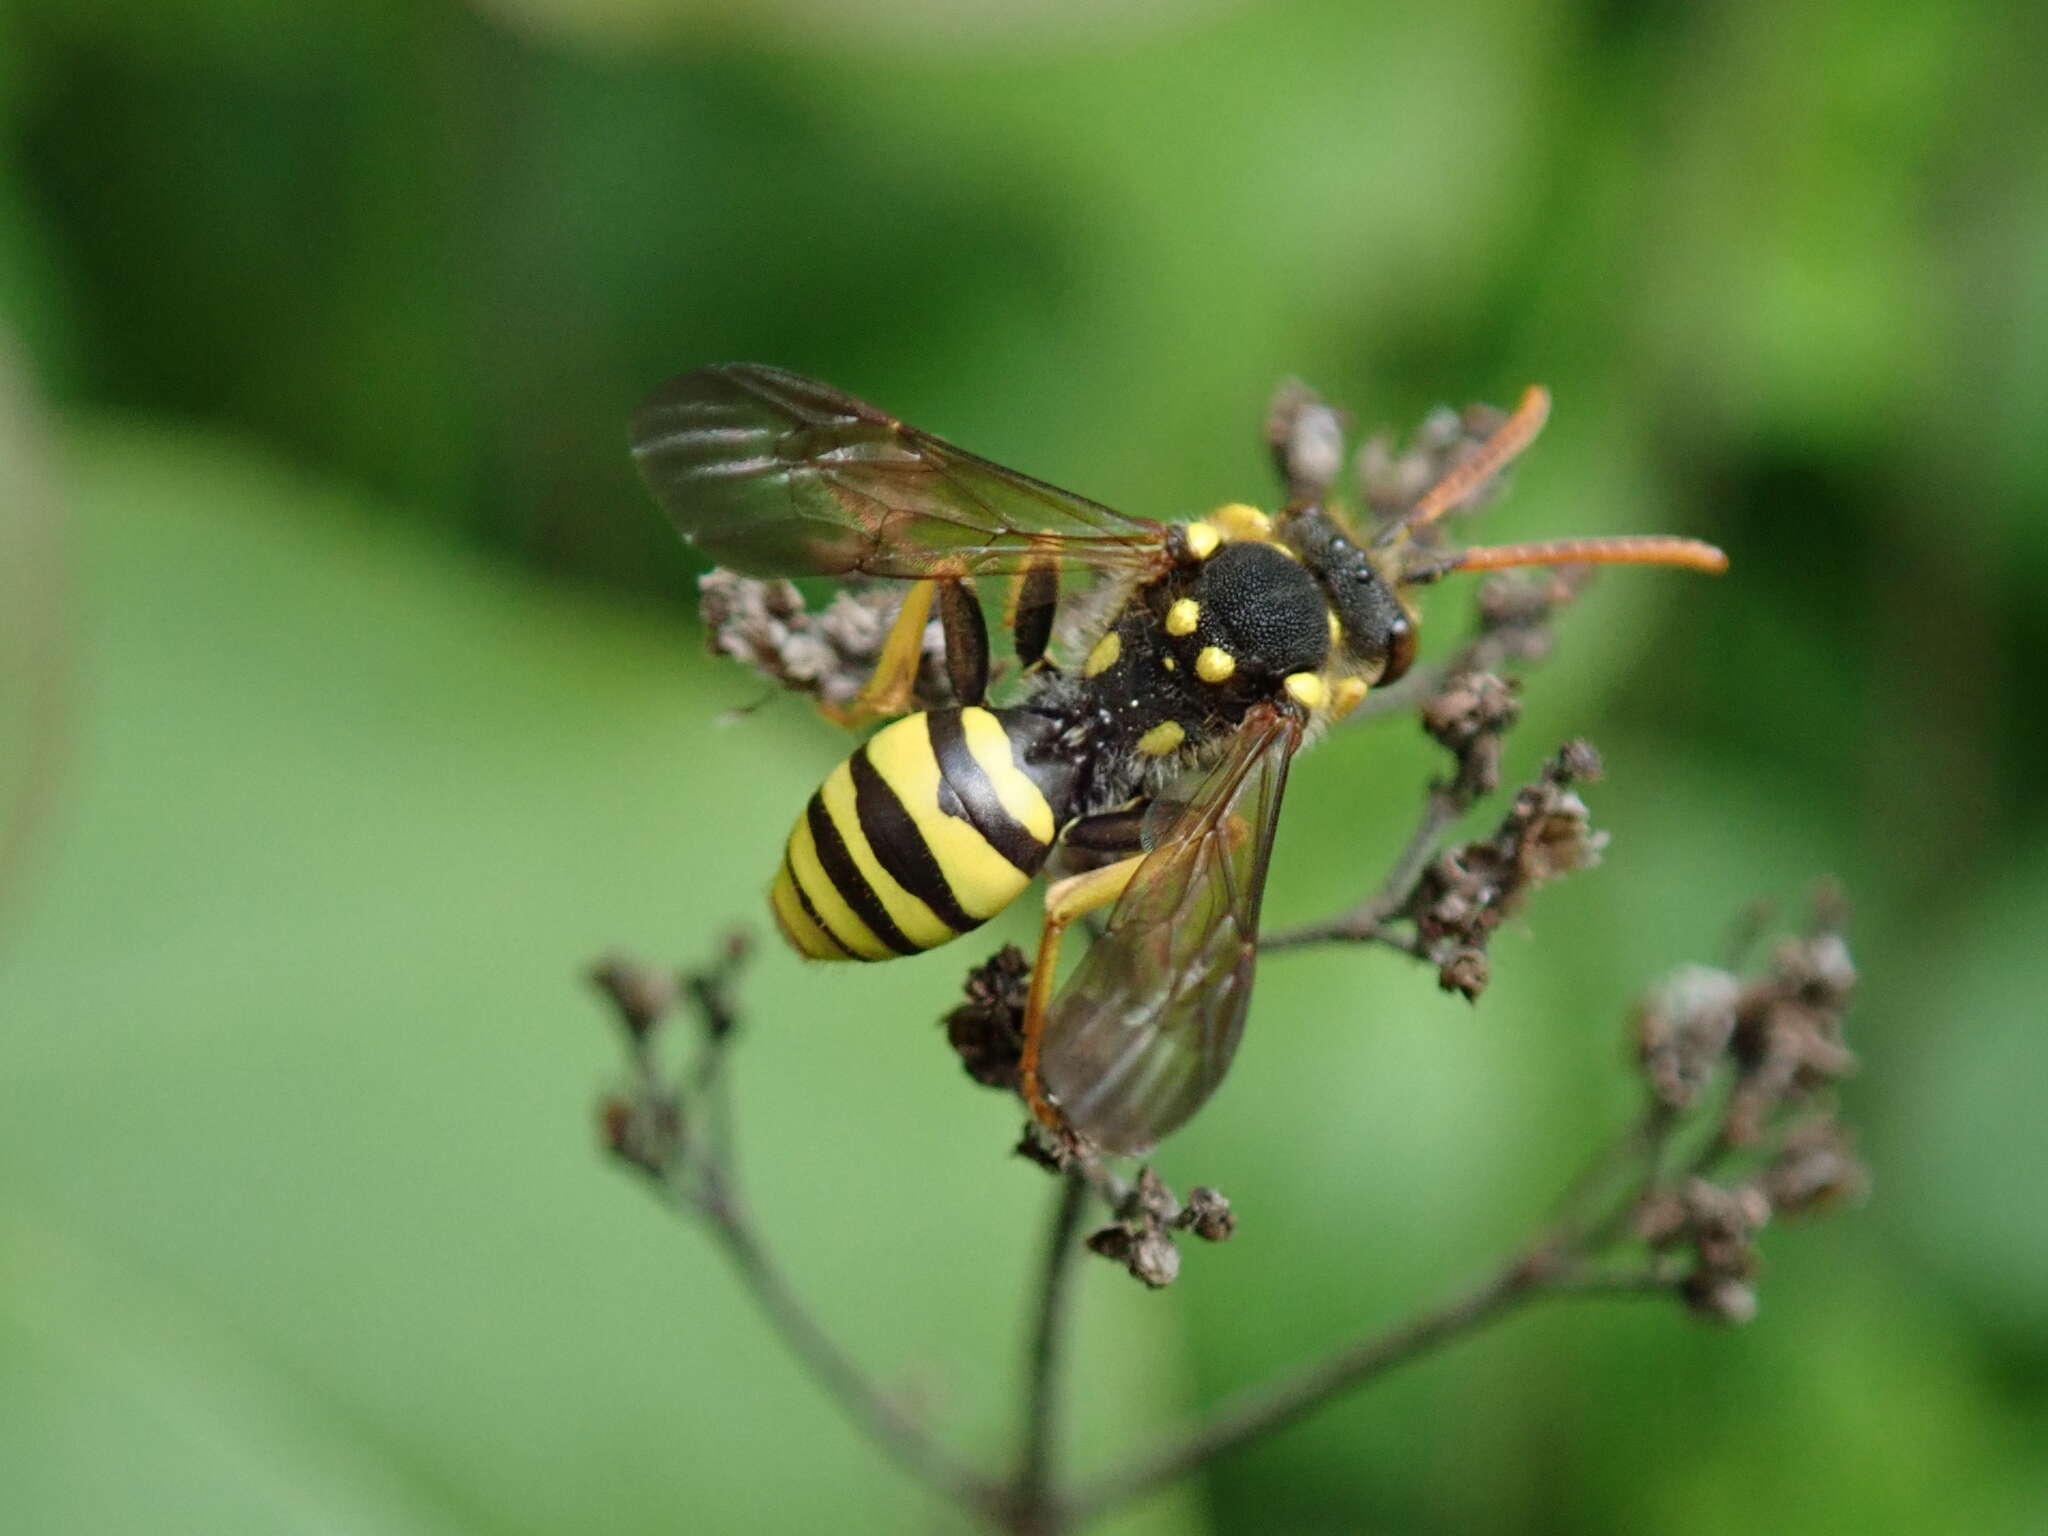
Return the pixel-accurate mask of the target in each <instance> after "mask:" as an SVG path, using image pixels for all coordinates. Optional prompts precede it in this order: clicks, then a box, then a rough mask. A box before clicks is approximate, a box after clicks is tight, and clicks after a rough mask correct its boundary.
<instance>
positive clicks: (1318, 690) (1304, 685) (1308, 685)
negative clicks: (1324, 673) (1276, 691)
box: [1280, 672, 1328, 709]
mask: <svg viewBox="0 0 2048 1536" xmlns="http://www.w3.org/2000/svg"><path fill="white" fill-rule="evenodd" d="M1280 686H1281V687H1283V688H1285V689H1286V690H1287V692H1288V693H1289V695H1291V696H1292V697H1293V699H1294V702H1295V703H1297V704H1299V705H1300V706H1301V707H1302V708H1303V709H1320V708H1322V704H1323V700H1324V699H1325V698H1326V697H1328V690H1327V689H1325V688H1324V687H1323V680H1322V679H1321V678H1320V677H1318V676H1316V674H1315V673H1313V672H1290V673H1288V674H1287V680H1286V681H1285V682H1283V683H1282V684H1281V685H1280Z"/></svg>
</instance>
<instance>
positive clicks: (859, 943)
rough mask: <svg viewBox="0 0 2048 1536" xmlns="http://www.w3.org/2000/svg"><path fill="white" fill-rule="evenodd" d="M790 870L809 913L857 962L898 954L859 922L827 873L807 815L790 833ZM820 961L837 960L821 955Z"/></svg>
mask: <svg viewBox="0 0 2048 1536" xmlns="http://www.w3.org/2000/svg"><path fill="white" fill-rule="evenodd" d="M788 869H789V872H790V874H792V875H793V876H794V877H795V883H796V890H797V891H798V892H799V893H800V894H801V896H802V897H803V899H804V900H805V901H808V902H809V903H810V907H809V910H810V911H811V912H815V913H816V914H817V925H818V926H819V927H820V928H822V929H824V931H825V932H826V933H827V934H829V935H830V936H831V937H832V939H833V941H834V942H836V943H837V944H838V945H839V946H840V947H841V948H842V949H844V950H845V951H846V952H847V953H848V954H850V955H851V956H852V957H853V958H854V959H856V960H888V959H892V958H894V956H895V953H896V952H895V951H894V950H892V949H891V948H889V946H888V945H886V944H884V943H883V942H882V941H881V940H880V939H878V938H876V937H875V935H874V932H873V930H872V929H870V928H869V927H868V925H867V924H866V923H864V922H862V921H861V920H860V917H859V915H858V914H856V913H855V912H854V910H853V908H852V906H851V905H849V904H848V902H847V900H846V898H845V897H844V896H842V895H840V894H839V888H838V887H837V886H835V885H834V884H833V883H832V880H831V877H830V876H828V875H827V874H826V873H825V866H824V864H823V863H822V862H820V860H819V858H818V845H817V842H816V840H815V839H814V838H813V837H812V835H811V823H810V818H809V816H808V815H804V816H799V817H797V819H796V826H795V828H794V829H792V830H791V832H790V834H789V861H788ZM797 947H798V948H799V949H803V950H804V953H805V954H813V953H814V951H812V950H810V949H805V948H804V946H803V945H801V944H799V945H798V946H797ZM817 958H819V959H833V958H837V957H835V956H829V955H819V956H817Z"/></svg>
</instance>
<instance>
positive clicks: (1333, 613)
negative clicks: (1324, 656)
mask: <svg viewBox="0 0 2048 1536" xmlns="http://www.w3.org/2000/svg"><path fill="white" fill-rule="evenodd" d="M1328 611H1329V615H1330V649H1331V650H1335V649H1336V648H1337V647H1338V646H1340V645H1342V644H1343V643H1344V621H1343V620H1342V619H1340V618H1338V617H1337V610H1336V609H1334V608H1332V609H1330V610H1328Z"/></svg>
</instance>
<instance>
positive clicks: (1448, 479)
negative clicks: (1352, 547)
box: [1374, 384, 1550, 544]
mask: <svg viewBox="0 0 2048 1536" xmlns="http://www.w3.org/2000/svg"><path fill="white" fill-rule="evenodd" d="M1549 419H1550V391H1549V390H1547V389H1545V388H1544V387H1543V386H1542V385H1541V384H1531V385H1530V386H1529V387H1528V388H1527V389H1525V390H1523V391H1522V398H1521V399H1520V400H1518V401H1517V402H1516V403H1515V409H1514V412H1513V414H1512V415H1510V416H1509V417H1508V419H1507V420H1506V421H1504V422H1502V423H1501V424H1500V426H1499V427H1498V428H1497V429H1496V430H1495V431H1494V433H1493V435H1492V436H1491V437H1489V438H1487V439H1486V441H1485V442H1483V443H1481V444H1480V445H1479V447H1478V448H1477V449H1476V450H1475V451H1474V452H1473V453H1472V455H1471V457H1469V458H1467V459H1466V460H1465V461H1464V462H1463V463H1461V464H1457V465H1454V466H1452V468H1451V469H1450V470H1449V471H1447V472H1446V473H1445V475H1444V477H1443V478H1442V479H1441V480H1439V481H1437V483H1436V484H1435V485H1432V486H1431V487H1430V488H1429V489H1428V490H1426V491H1424V492H1423V493H1422V497H1421V499H1420V500H1419V501H1417V502H1416V503H1415V505H1414V506H1412V507H1410V508H1409V509H1408V513H1407V515H1406V516H1405V517H1403V518H1402V519H1401V521H1399V522H1398V523H1395V524H1394V525H1393V526H1392V527H1391V528H1389V529H1387V531H1386V532H1384V533H1382V534H1381V535H1380V536H1379V538H1378V539H1377V540H1375V541H1374V542H1375V543H1378V544H1391V543H1393V542H1394V541H1395V540H1396V539H1398V538H1400V537H1402V536H1403V535H1405V534H1410V533H1413V532H1414V531H1415V530H1416V529H1418V528H1426V527H1428V526H1429V525H1430V524H1431V523H1433V522H1435V521H1436V520H1437V519H1438V518H1440V517H1442V516H1443V515H1444V514H1445V513H1446V512H1449V511H1452V510H1454V509H1455V508H1457V507H1458V506H1460V505H1462V504H1463V503H1465V502H1466V501H1469V500H1470V499H1471V498H1472V497H1473V496H1474V495H1475V494H1476V493H1477V492H1478V491H1480V490H1481V489H1483V488H1484V487H1485V485H1486V482H1487V481H1489V480H1491V479H1492V478H1493V477H1494V476H1495V475H1497V474H1499V473H1500V472H1501V471H1502V470H1504V469H1506V468H1507V467H1508V465H1509V464H1511V463H1513V462H1514V459H1515V457H1516V455H1518V454H1519V453H1521V451H1522V450H1523V449H1524V448H1526V447H1528V446H1529V445H1530V444H1531V443H1533V442H1534V441H1535V440H1536V434H1537V433H1538V432H1541V431H1542V430H1543V423H1544V422H1546V421H1548V420H1549Z"/></svg>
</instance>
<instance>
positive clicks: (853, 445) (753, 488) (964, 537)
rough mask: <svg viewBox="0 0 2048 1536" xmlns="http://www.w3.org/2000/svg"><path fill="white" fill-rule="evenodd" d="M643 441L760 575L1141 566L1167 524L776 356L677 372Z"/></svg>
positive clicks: (693, 536)
mask: <svg viewBox="0 0 2048 1536" xmlns="http://www.w3.org/2000/svg"><path fill="white" fill-rule="evenodd" d="M633 456H634V458H635V460H636V461H637V462H638V463H639V466H640V473H641V476H642V478H644V479H645V480H646V482H647V488H648V489H649V490H650V491H652V492H653V493H654V499H655V500H656V501H657V502H659V503H660V504H661V506H662V508H663V510H665V511H666V512H667V513H668V515H669V517H670V519H671V520H672V521H673V522H674V523H675V525H676V527H677V529H678V530H679V531H680V532H681V533H682V535H683V537H684V538H686V539H689V540H691V541H693V542H694V543H695V544H696V545H697V547H698V548H699V549H701V550H703V551H704V553H705V554H706V555H707V556H708V557H709V558H710V559H712V560H713V561H715V562H716V563H717V564H719V565H722V566H726V567H727V568H729V569H731V570H735V571H739V572H741V573H743V574H745V575H750V576H804V575H820V576H847V575H854V574H861V575H867V576H893V577H910V578H914V577H921V576H948V575H950V576H962V575H964V576H991V575H1008V574H1016V573H1020V572H1023V571H1025V570H1027V569H1029V568H1032V567H1038V566H1044V565H1046V564H1048V563H1051V564H1053V565H1055V566H1058V567H1060V568H1062V569H1073V568H1081V569H1087V570H1099V571H1138V570H1145V569H1148V568H1151V567H1154V566H1156V565H1157V564H1158V562H1159V561H1160V560H1161V558H1162V556H1163V551H1164V549H1165V543H1166V537H1167V529H1166V526H1165V525H1164V524H1162V523H1155V522H1151V521H1149V520H1147V519H1144V518H1135V517H1126V516H1124V515H1123V514H1122V513H1120V512H1115V511H1112V510H1111V509H1110V508H1108V507H1105V506H1103V505H1101V504H1100V503H1098V502H1093V501H1089V500H1088V499H1087V498H1085V497H1081V496H1075V495H1073V494H1071V493H1070V492H1067V491H1062V490H1059V489H1057V488H1056V487H1054V486H1050V485H1047V484H1045V483H1044V482H1043V481H1040V480H1034V479H1032V478H1031V477H1030V476H1028V475H1020V474H1018V473H1017V472H1016V471H1015V470H1010V469H1004V468H1003V467H1002V466H1001V465H999V464H992V463H990V462H989V461H988V460H987V459H983V458H980V457H978V456H976V455H974V454H971V453H968V452H967V451H965V450H964V449H960V448H955V447H954V446H953V445H952V444H950V443H947V442H944V441H942V440H940V439H939V438H936V437H933V436H932V435H931V434H929V433H927V432H920V431H918V430H917V428H915V427H909V426H905V425H904V424H903V423H902V422H900V421H897V420H896V419H895V418H894V417H892V416H889V415H887V414H886V413H884V412H882V411H879V410H877V409H876V408H875V407H874V406H872V405H869V404H868V403H867V402H866V401H863V400H856V399H854V398H853V397H852V396H851V395H846V394H841V393H840V392H839V391H838V390H836V389H833V388H831V387H830V386H829V385H825V384H820V383H818V382H816V381H815V380H812V379H806V378H802V377H800V376H798V375H796V374H793V373H784V372H783V371H782V370H781V369H779V368H766V367H762V366H759V365H757V364H752V363H729V364H725V365H722V366H720V367H715V368H701V369H699V370H697V371H696V372H695V373H686V374H684V375H682V376H681V377H679V378H675V379H671V380H670V381H669V382H668V383H666V384H664V385H663V386H662V387H661V388H660V389H658V390H656V391H655V392H654V394H653V395H652V396H651V397H650V398H649V399H648V401H647V403H646V404H645V405H643V406H642V407H641V408H640V412H639V414H638V415H637V416H636V417H635V418H634V421H633Z"/></svg>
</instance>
